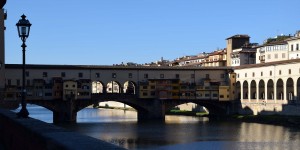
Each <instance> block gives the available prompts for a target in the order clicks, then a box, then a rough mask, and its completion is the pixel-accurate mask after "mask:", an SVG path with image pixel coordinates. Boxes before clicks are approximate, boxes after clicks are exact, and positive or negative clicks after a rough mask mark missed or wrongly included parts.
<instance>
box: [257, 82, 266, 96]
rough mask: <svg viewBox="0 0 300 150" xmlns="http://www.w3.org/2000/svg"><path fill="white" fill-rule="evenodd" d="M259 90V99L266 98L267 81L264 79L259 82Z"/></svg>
mask: <svg viewBox="0 0 300 150" xmlns="http://www.w3.org/2000/svg"><path fill="white" fill-rule="evenodd" d="M258 87H259V89H258V92H259V99H265V82H264V80H260V81H259V83H258Z"/></svg>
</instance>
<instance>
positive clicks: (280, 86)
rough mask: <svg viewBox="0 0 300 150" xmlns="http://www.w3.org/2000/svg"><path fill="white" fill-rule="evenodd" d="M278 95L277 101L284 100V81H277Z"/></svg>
mask: <svg viewBox="0 0 300 150" xmlns="http://www.w3.org/2000/svg"><path fill="white" fill-rule="evenodd" d="M276 88H277V90H276V93H277V97H276V99H277V100H283V81H282V79H278V80H277V84H276Z"/></svg>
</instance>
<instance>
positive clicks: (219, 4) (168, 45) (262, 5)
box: [4, 0, 300, 65]
mask: <svg viewBox="0 0 300 150" xmlns="http://www.w3.org/2000/svg"><path fill="white" fill-rule="evenodd" d="M299 6H300V0H88V1H79V0H51V1H45V0H7V3H6V5H5V6H4V9H6V11H7V15H8V16H7V20H6V21H5V26H6V31H5V49H6V54H5V56H6V63H7V64H21V63H22V48H21V44H22V41H21V39H20V38H19V37H18V33H17V28H16V23H17V22H18V20H19V19H21V17H20V16H21V15H22V14H25V15H26V16H27V19H28V20H29V21H30V22H31V23H32V26H31V30H30V31H31V32H30V35H29V38H28V39H27V42H26V44H27V48H26V63H27V64H55V65H65V64H66V65H113V64H120V63H122V62H124V63H126V62H135V63H139V64H144V63H149V62H152V61H157V60H160V59H161V57H163V58H164V59H167V60H174V59H176V58H178V57H182V56H187V55H197V54H199V53H203V52H212V51H214V50H217V49H221V48H225V47H226V41H225V39H226V38H228V37H230V36H233V35H235V34H248V35H249V36H250V37H251V38H250V42H251V43H259V44H261V43H262V42H263V41H264V40H265V39H267V38H270V37H275V36H276V35H280V34H285V35H288V34H291V35H293V34H295V32H296V31H297V30H300V26H299V25H300V13H299Z"/></svg>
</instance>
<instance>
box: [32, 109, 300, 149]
mask: <svg viewBox="0 0 300 150" xmlns="http://www.w3.org/2000/svg"><path fill="white" fill-rule="evenodd" d="M28 111H29V113H30V117H32V118H36V119H39V120H42V121H45V122H48V123H52V112H51V111H49V110H47V109H44V108H42V107H39V106H35V105H28ZM60 126H62V127H64V128H67V129H69V130H72V131H75V132H79V133H82V134H85V135H88V136H91V137H94V138H97V139H101V140H104V141H107V142H110V143H113V144H116V145H119V146H121V147H124V148H127V149H159V150H160V149H161V150H171V149H172V150H173V149H182V150H191V149H209V150H210V149H212V150H219V149H221V150H222V149H224V150H235V149H236V150H248V149H250V150H257V149H263V150H285V149H286V150H290V149H299V147H300V128H291V127H282V126H276V125H265V124H258V123H240V122H230V121H209V119H208V118H199V117H190V116H166V121H165V123H159V122H147V123H137V113H136V112H134V111H123V110H110V109H93V108H85V109H83V110H82V111H80V112H78V115H77V123H76V124H71V125H70V124H64V125H60Z"/></svg>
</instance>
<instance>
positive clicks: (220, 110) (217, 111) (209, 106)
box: [165, 100, 227, 115]
mask: <svg viewBox="0 0 300 150" xmlns="http://www.w3.org/2000/svg"><path fill="white" fill-rule="evenodd" d="M186 103H193V104H196V105H198V106H203V107H205V108H206V110H207V111H208V112H209V115H225V114H226V113H227V108H226V105H224V104H220V103H219V102H214V101H199V100H190V101H177V102H171V101H169V102H166V103H165V111H170V110H171V109H172V108H174V107H176V106H179V105H182V104H186Z"/></svg>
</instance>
